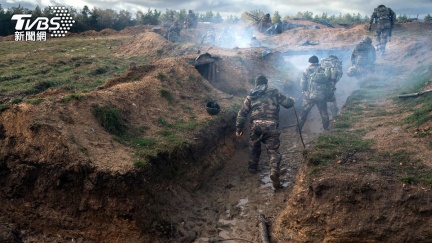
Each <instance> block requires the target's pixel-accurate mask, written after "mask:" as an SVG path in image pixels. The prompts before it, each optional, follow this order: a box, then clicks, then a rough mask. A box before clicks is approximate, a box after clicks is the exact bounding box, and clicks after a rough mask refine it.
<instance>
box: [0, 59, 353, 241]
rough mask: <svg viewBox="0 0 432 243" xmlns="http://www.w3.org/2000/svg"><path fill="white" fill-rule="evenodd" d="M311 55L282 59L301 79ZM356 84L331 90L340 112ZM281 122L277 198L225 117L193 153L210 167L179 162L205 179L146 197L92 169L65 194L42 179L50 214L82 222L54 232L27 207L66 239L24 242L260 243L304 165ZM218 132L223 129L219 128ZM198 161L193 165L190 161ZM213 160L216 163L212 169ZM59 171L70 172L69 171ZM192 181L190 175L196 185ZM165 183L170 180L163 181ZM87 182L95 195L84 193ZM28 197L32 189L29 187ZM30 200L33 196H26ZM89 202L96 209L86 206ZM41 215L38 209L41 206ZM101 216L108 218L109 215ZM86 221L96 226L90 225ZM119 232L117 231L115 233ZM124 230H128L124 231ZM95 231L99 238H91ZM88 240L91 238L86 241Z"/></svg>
mask: <svg viewBox="0 0 432 243" xmlns="http://www.w3.org/2000/svg"><path fill="white" fill-rule="evenodd" d="M323 53H324V52H323ZM322 55H324V54H322ZM309 56H310V54H309V53H303V52H300V53H289V54H288V53H286V54H285V58H286V61H288V62H290V63H291V64H293V65H294V66H296V67H298V69H299V72H301V71H302V70H303V69H304V68H305V67H306V65H307V59H308V58H309ZM347 56H348V54H347V53H345V52H343V58H342V59H343V62H344V64H345V63H348V61H347V60H348V57H347ZM319 58H322V56H319ZM202 65H204V66H203V68H204V71H205V70H207V71H208V67H206V66H205V65H208V64H205V63H204V64H202ZM198 68H200V67H198ZM347 68H348V65H344V70H346V69H347ZM200 73H201V72H200ZM353 81H355V80H354V79H350V78H348V77H347V76H346V75H344V76H343V77H342V79H341V80H340V81H339V83H338V84H339V86H337V88H338V89H337V91H336V96H337V99H338V106H339V108H342V106H343V104H344V103H345V100H346V97H348V96H349V94H350V93H351V92H352V91H353V89H354V88H355V87H356V86H355V85H352V82H353ZM298 112H299V111H298ZM317 113H318V112H317V111H316V108H314V109H313V110H312V111H311V114H310V115H309V117H308V121H307V122H306V124H305V127H304V131H303V139H304V142H305V143H306V145H307V146H308V145H309V144H310V143H311V142H313V141H314V139H316V137H317V136H318V135H319V134H320V133H321V132H322V129H321V123H320V122H321V121H320V117H319V115H318V114H317ZM280 115H281V146H280V150H279V151H280V153H281V154H282V161H281V180H282V184H283V187H284V189H282V190H280V191H274V190H273V187H272V184H271V180H270V178H269V165H268V164H267V156H266V151H265V149H263V152H262V154H261V160H260V167H261V171H260V172H259V173H257V174H250V173H249V172H248V170H247V166H248V164H247V161H248V135H247V132H246V133H245V135H244V136H242V137H240V138H237V139H236V138H234V130H233V129H232V127H233V124H228V123H233V122H234V120H233V118H232V117H228V116H227V117H226V119H225V120H224V122H226V124H222V125H221V124H219V125H218V126H220V127H216V126H214V128H215V129H214V133H213V134H203V141H207V144H203V145H202V146H201V151H194V153H195V154H194V157H196V156H201V157H204V156H208V159H207V160H208V161H206V162H203V163H202V164H199V163H198V161H196V162H191V161H188V160H185V162H184V166H189V169H190V170H194V169H195V168H194V166H196V167H200V166H202V167H205V168H204V170H205V174H203V173H202V171H203V170H202V168H196V171H197V172H196V173H199V174H198V175H197V174H193V173H191V174H186V176H188V177H187V178H186V176H185V178H184V181H182V182H180V183H179V184H175V185H173V184H174V183H175V182H173V183H172V184H171V185H166V184H160V183H159V184H158V183H156V184H157V185H156V188H155V190H154V191H151V192H152V194H151V195H147V194H146V193H148V191H146V190H147V189H146V188H144V187H143V185H145V184H146V181H145V180H144V179H143V178H140V177H139V176H138V175H134V174H131V175H129V174H127V175H124V177H125V178H124V179H122V178H121V177H119V176H117V175H105V174H103V173H100V174H97V175H93V176H94V177H95V178H96V179H98V180H100V182H98V181H97V180H96V181H95V179H94V178H93V179H92V178H91V176H92V175H91V173H93V171H91V170H89V171H88V172H86V173H89V175H87V174H82V173H81V172H76V173H75V174H76V176H75V177H76V178H75V177H74V175H75V174H73V173H72V174H71V175H70V176H69V177H70V178H69V177H67V178H66V179H67V180H65V181H66V182H67V183H66V182H64V183H66V184H67V188H66V187H65V186H63V187H61V185H60V187H59V186H58V185H55V183H54V182H51V181H50V180H47V182H46V184H51V185H52V187H53V188H51V189H52V192H54V193H51V194H50V196H51V197H52V198H50V200H52V202H58V206H54V208H56V209H57V211H55V213H57V214H59V215H61V214H60V212H63V211H64V210H65V209H64V208H62V205H68V207H69V209H67V210H68V211H69V212H68V214H69V215H74V214H76V215H75V216H77V215H79V217H80V218H79V219H75V220H74V221H75V222H74V223H72V221H71V219H70V218H68V217H66V218H67V220H66V221H64V222H62V223H60V224H58V225H56V222H54V221H53V222H52V223H51V222H48V221H47V220H43V219H44V217H45V219H47V218H48V219H56V220H58V218H56V217H54V216H40V213H41V212H42V211H35V209H33V208H32V207H28V209H26V210H25V211H27V212H28V213H30V214H31V215H32V217H34V218H35V219H34V222H35V223H40V222H42V223H43V224H46V226H43V225H42V226H43V227H45V228H48V229H51V231H52V229H58V230H59V231H60V230H62V234H69V235H71V236H70V237H66V238H65V237H60V236H58V237H57V236H55V234H54V233H51V235H48V236H47V235H46V233H45V232H43V231H42V233H41V234H42V236H40V237H39V236H37V237H34V238H31V237H30V238H27V239H28V240H29V239H30V240H36V241H45V240H47V241H54V240H59V238H60V239H61V240H66V239H69V240H71V239H72V240H77V241H79V240H80V239H81V240H83V239H84V240H87V241H88V242H97V240H94V239H104V240H107V241H113V242H115V241H116V240H119V239H120V241H119V242H122V241H123V242H156V241H159V242H194V243H204V242H212V241H213V242H214V241H215V240H223V241H224V242H228V243H229V242H243V241H244V240H246V241H250V242H257V239H258V237H259V235H258V231H257V220H258V215H259V214H264V215H265V216H266V217H267V219H268V221H269V226H270V231H271V227H272V222H273V221H274V220H275V219H276V217H277V215H278V213H279V212H280V211H281V210H283V208H284V206H285V202H286V201H287V200H288V198H289V197H290V191H291V189H292V188H293V186H294V183H295V178H296V175H297V172H298V170H299V167H300V166H301V163H302V161H303V158H302V150H303V147H302V143H301V140H300V136H299V134H298V133H297V132H296V128H295V126H293V125H294V124H296V119H295V113H294V111H293V109H289V110H285V109H281V114H280ZM221 127H222V128H223V127H225V128H223V129H222V128H221ZM219 128H221V129H219ZM246 129H247V127H246ZM246 131H247V130H246ZM209 146H212V148H209ZM223 150H229V151H235V152H233V153H227V154H231V155H232V156H230V157H223V156H221V155H220V154H218V153H223ZM206 153H207V154H206ZM196 159H197V158H191V160H196ZM168 160H169V158H167V166H169V161H168ZM199 160H206V158H199ZM214 160H216V161H218V162H217V163H213V162H209V161H214ZM187 164H189V165H187ZM182 166H183V164H182ZM175 169H176V168H175ZM64 172H65V173H66V172H67V171H66V169H65V170H64ZM50 173H51V171H46V173H45V174H47V175H46V177H47V178H48V179H50V178H51V177H50V176H49V174H50ZM191 175H195V176H197V178H194V177H193V176H191ZM169 176H170V175H167V177H169ZM52 177H54V176H52ZM68 178H69V179H68ZM82 178H84V179H82ZM81 179H82V180H81ZM34 180H36V179H34ZM92 180H93V181H92ZM194 180H195V181H194ZM201 180H202V181H201ZM89 181H90V182H91V183H92V184H93V185H92V186H93V187H94V188H91V189H88V188H87V187H88V186H89V185H87V184H88V182H89ZM189 182H190V184H194V185H199V186H198V189H196V188H194V186H189V187H187V186H185V185H186V184H187V183H189ZM74 183H75V184H74ZM66 184H65V185H66ZM70 188H74V189H73V190H72V191H73V192H74V193H76V195H78V194H79V193H82V194H83V195H81V196H80V198H77V196H73V195H71V194H70V192H71V190H70ZM191 188H193V189H191ZM28 190H32V189H31V188H29V189H28ZM107 191H108V193H107ZM83 192H85V193H83ZM44 193H45V192H44ZM27 194H29V195H31V193H27ZM108 194H109V195H108ZM114 195H116V196H119V195H121V196H120V197H123V198H115V197H114ZM45 196H46V195H45V194H40V195H37V194H34V195H33V196H31V197H34V198H20V199H19V200H21V201H24V202H25V201H29V202H30V201H34V203H41V204H40V205H43V204H44V203H42V202H44V200H45V199H46V198H44V197H45ZM38 197H40V198H38ZM59 197H60V198H59ZM72 199H73V200H72ZM60 202H61V203H60ZM83 202H87V203H88V204H89V205H87V206H85V205H84V204H83ZM90 202H92V203H93V204H90ZM81 204H83V205H84V206H85V207H84V206H82V205H81ZM54 205H55V203H54ZM20 207H25V206H20ZM38 207H40V206H38ZM47 207H49V206H47ZM91 207H95V211H92V210H90V208H91ZM41 208H42V210H43V207H41ZM11 210H12V209H11ZM15 210H16V209H15ZM51 210H52V209H51ZM106 210H108V211H109V212H108V213H107V212H106ZM102 211H104V212H102ZM44 212H45V213H46V212H48V211H44ZM63 213H64V212H63ZM95 213H97V214H103V215H105V216H104V217H106V218H102V219H99V220H100V222H103V223H100V226H96V225H95V224H94V223H95V222H97V223H99V222H98V221H97V220H98V218H97V217H98V216H95V215H93V214H95ZM64 215H66V214H64ZM110 217H113V221H110V220H111V219H110ZM0 219H2V217H0ZM90 219H91V221H93V222H90ZM110 223H111V225H110ZM51 224H52V225H51ZM113 225H114V226H113ZM54 226H55V227H54ZM117 226H118V228H116V227H117ZM21 227H24V226H20V228H21ZM73 227H75V228H76V230H75V232H73V233H71V232H68V233H65V232H64V231H65V230H64V229H67V228H70V229H72V228H73ZM80 228H81V229H80ZM84 228H87V229H84ZM124 230H129V231H128V232H125V231H124ZM54 231H55V230H54ZM71 231H72V230H71ZM78 231H80V232H78ZM81 231H82V232H83V233H81ZM93 231H94V232H93ZM96 231H98V232H97V233H96ZM104 232H105V233H104ZM107 232H109V234H108V233H107ZM140 232H141V233H140ZM104 234H105V235H104ZM140 234H141V235H140ZM80 235H82V236H80ZM90 235H93V236H92V237H90ZM143 235H144V236H143ZM230 239H233V240H230ZM93 240H94V241H93Z"/></svg>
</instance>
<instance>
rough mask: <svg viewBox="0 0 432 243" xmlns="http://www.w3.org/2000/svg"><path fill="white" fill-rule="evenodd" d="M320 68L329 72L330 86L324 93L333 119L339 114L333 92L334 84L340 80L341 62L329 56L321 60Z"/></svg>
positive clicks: (335, 57)
mask: <svg viewBox="0 0 432 243" xmlns="http://www.w3.org/2000/svg"><path fill="white" fill-rule="evenodd" d="M321 67H323V68H324V69H326V70H329V75H328V76H329V78H330V81H331V83H330V85H329V86H328V90H327V92H326V99H327V103H328V105H329V109H330V112H331V114H332V116H333V117H335V116H336V115H337V114H338V113H339V108H338V107H337V103H336V97H335V91H336V83H337V82H339V80H340V79H341V78H342V75H343V69H342V62H341V61H340V60H339V59H338V57H337V56H335V55H330V56H329V57H327V58H324V59H322V60H321Z"/></svg>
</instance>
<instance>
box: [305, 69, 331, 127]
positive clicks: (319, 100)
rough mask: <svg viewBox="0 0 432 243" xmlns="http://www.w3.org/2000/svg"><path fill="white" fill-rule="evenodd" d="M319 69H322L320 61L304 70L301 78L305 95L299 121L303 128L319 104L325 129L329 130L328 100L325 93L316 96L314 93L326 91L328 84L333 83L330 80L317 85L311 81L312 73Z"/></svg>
mask: <svg viewBox="0 0 432 243" xmlns="http://www.w3.org/2000/svg"><path fill="white" fill-rule="evenodd" d="M318 69H322V67H321V66H320V64H319V63H311V65H310V66H309V67H308V68H307V69H306V70H304V72H303V76H302V78H301V80H300V86H301V88H302V91H303V94H304V95H305V97H304V99H303V104H302V112H301V116H300V121H299V127H300V129H302V128H303V126H304V124H305V123H306V119H307V116H308V115H309V112H310V111H311V109H312V108H313V106H314V105H316V106H317V108H318V111H319V113H320V115H321V120H322V125H323V128H324V130H327V129H328V127H329V124H330V119H329V115H328V112H327V100H326V97H325V95H320V96H314V93H315V92H317V91H318V92H320V93H325V92H326V90H327V89H328V88H329V87H328V85H331V83H330V82H329V83H328V84H324V85H321V84H318V85H317V84H314V83H313V82H311V74H313V73H315V72H317V71H318Z"/></svg>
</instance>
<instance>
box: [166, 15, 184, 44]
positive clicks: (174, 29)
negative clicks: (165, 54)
mask: <svg viewBox="0 0 432 243" xmlns="http://www.w3.org/2000/svg"><path fill="white" fill-rule="evenodd" d="M180 31H181V26H180V24H179V23H178V21H177V20H176V21H174V23H173V24H172V25H171V26H170V27H169V28H168V33H167V39H168V40H169V41H172V42H177V41H179V39H180Z"/></svg>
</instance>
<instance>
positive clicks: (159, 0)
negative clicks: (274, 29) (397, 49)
mask: <svg viewBox="0 0 432 243" xmlns="http://www.w3.org/2000/svg"><path fill="white" fill-rule="evenodd" d="M0 4H1V5H2V6H3V7H4V8H8V7H11V6H18V4H21V5H22V6H24V7H27V8H30V9H32V8H34V7H35V6H36V5H39V6H41V7H46V6H73V7H75V8H77V9H82V7H83V6H84V5H87V6H89V7H90V8H93V7H98V8H102V9H109V8H110V9H114V10H117V11H119V10H128V11H129V12H132V13H135V12H136V11H138V10H141V11H144V12H145V11H147V9H149V8H150V9H157V10H158V11H162V12H165V9H174V10H180V9H186V10H189V9H192V10H194V11H195V12H199V13H205V12H207V11H213V13H217V12H219V13H220V14H221V15H222V16H224V17H226V16H229V15H234V16H238V17H240V15H241V13H242V12H245V11H252V10H261V11H263V12H266V13H270V14H272V15H273V13H274V12H275V11H279V14H280V15H281V16H282V17H283V16H286V15H289V16H294V15H295V14H296V13H297V12H305V11H310V12H313V13H314V15H317V14H318V15H321V14H322V13H327V14H329V15H332V14H335V15H339V14H340V13H342V14H346V13H350V14H357V13H360V14H361V15H363V16H364V15H368V16H370V15H371V14H372V12H373V9H374V8H375V7H376V6H378V5H379V4H384V5H386V6H387V7H391V8H392V9H393V10H394V11H395V12H396V15H404V14H405V15H407V16H408V17H411V18H414V17H416V16H417V15H419V18H423V17H424V16H425V15H426V14H428V13H431V14H432V0H411V1H407V0H393V1H389V0H382V1H379V0H337V1H330V0H328V1H323V0H249V1H247V0H246V1H245V0H126V1H116V0H73V1H65V0H0Z"/></svg>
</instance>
